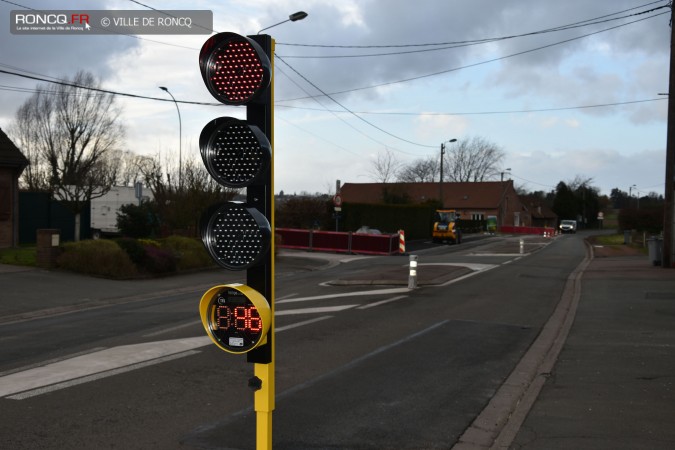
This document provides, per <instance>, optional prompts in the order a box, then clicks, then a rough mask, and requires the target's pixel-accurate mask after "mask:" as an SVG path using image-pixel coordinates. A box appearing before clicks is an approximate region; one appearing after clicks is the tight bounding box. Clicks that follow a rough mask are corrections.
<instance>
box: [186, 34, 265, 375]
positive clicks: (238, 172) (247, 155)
mask: <svg viewBox="0 0 675 450" xmlns="http://www.w3.org/2000/svg"><path fill="white" fill-rule="evenodd" d="M272 47H273V41H272V38H271V36H269V35H254V36H248V37H244V36H240V35H237V34H234V33H219V34H217V35H214V36H212V37H211V38H209V39H208V40H207V41H206V43H205V44H204V46H203V47H202V50H201V52H200V54H199V65H200V69H201V73H202V78H203V79H204V83H205V85H206V87H207V89H208V90H209V92H210V93H211V95H213V96H214V97H215V98H216V99H217V100H218V101H220V102H222V103H225V104H228V105H246V120H245V121H243V120H238V119H234V118H231V117H221V118H218V119H215V120H212V121H211V122H209V123H208V124H207V125H206V126H205V127H204V129H203V130H202V133H201V135H200V138H199V146H200V152H201V155H202V159H203V160H204V164H205V166H206V168H207V170H208V171H209V173H210V174H211V176H212V177H214V179H216V180H217V181H218V182H219V183H220V184H222V185H223V186H226V187H229V188H235V189H238V188H244V187H245V188H246V202H244V203H241V202H226V203H223V204H219V205H214V206H213V207H212V208H210V209H209V210H208V211H206V212H205V213H204V215H203V216H202V220H201V223H200V231H201V235H202V240H203V242H204V245H205V247H206V249H207V250H208V252H209V253H210V254H211V256H212V257H213V258H214V260H215V261H216V262H217V263H218V264H219V265H221V266H222V267H224V268H226V269H229V270H246V285H247V286H248V287H250V288H252V289H254V290H255V291H257V292H259V293H260V294H262V296H263V297H264V298H265V299H266V301H267V302H268V304H269V306H270V310H271V311H272V319H271V322H272V324H271V326H270V329H269V331H268V333H267V337H266V340H265V343H264V344H262V345H259V346H256V347H255V348H253V349H252V350H250V351H247V352H246V355H247V360H248V361H249V362H253V363H259V364H269V363H271V362H273V358H274V351H273V348H274V347H273V342H272V339H273V322H274V319H273V314H274V306H273V304H274V186H273V181H274V176H273V174H274V167H273V166H274V164H273V161H274V158H273V150H272V143H273V136H274V129H273V109H272V108H273V84H272V82H271V80H272V72H273V69H272V63H271V61H272V54H273V48H272ZM207 332H209V330H207Z"/></svg>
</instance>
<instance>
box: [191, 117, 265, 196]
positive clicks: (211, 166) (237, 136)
mask: <svg viewBox="0 0 675 450" xmlns="http://www.w3.org/2000/svg"><path fill="white" fill-rule="evenodd" d="M199 150H200V152H201V155H202V159H203V161H204V165H205V166H206V168H207V170H208V171H209V174H211V176H212V177H213V178H215V179H216V180H217V181H218V183H220V184H222V185H223V186H226V187H230V188H243V187H246V186H249V185H250V184H251V183H253V182H254V181H257V180H259V179H260V177H261V176H262V175H263V174H264V173H265V171H266V170H267V168H268V166H269V162H270V159H271V155H272V149H271V146H270V143H269V141H268V140H267V137H265V134H264V133H263V132H262V131H260V129H259V128H258V127H256V126H253V125H248V124H247V123H246V122H245V121H243V120H238V119H234V118H232V117H221V118H218V119H215V120H212V121H211V122H209V123H208V124H207V125H206V126H205V127H204V129H203V130H202V133H201V135H200V136H199Z"/></svg>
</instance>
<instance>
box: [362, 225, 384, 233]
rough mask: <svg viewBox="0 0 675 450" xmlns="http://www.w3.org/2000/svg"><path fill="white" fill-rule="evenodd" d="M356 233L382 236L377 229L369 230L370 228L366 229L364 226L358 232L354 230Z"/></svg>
mask: <svg viewBox="0 0 675 450" xmlns="http://www.w3.org/2000/svg"><path fill="white" fill-rule="evenodd" d="M356 233H360V234H382V232H381V231H380V230H378V229H377V228H370V227H366V226H363V227H361V228H359V229H358V230H356Z"/></svg>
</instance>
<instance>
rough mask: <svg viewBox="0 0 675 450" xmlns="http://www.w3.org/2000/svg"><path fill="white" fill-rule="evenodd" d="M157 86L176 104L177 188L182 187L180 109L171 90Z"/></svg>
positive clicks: (181, 125) (181, 127) (181, 126)
mask: <svg viewBox="0 0 675 450" xmlns="http://www.w3.org/2000/svg"><path fill="white" fill-rule="evenodd" d="M159 88H160V89H161V90H163V91H166V93H167V94H169V95H170V96H171V98H172V99H173V102H174V104H175V105H176V111H178V189H179V190H180V189H182V187H183V183H182V180H183V144H182V141H183V124H182V122H181V120H180V109H179V108H178V102H177V101H176V99H175V97H174V96H173V94H171V92H169V89H168V88H166V87H164V86H159Z"/></svg>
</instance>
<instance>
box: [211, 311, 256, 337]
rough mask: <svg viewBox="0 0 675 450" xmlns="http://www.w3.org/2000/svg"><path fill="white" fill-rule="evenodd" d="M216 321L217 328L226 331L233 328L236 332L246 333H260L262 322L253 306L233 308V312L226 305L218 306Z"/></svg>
mask: <svg viewBox="0 0 675 450" xmlns="http://www.w3.org/2000/svg"><path fill="white" fill-rule="evenodd" d="M216 321H217V323H218V328H219V329H221V330H228V329H229V328H230V327H234V328H236V329H237V331H248V332H251V333H260V332H261V331H262V320H261V319H260V314H259V313H258V309H257V308H256V307H255V306H253V305H248V306H235V307H234V311H233V310H232V309H231V308H230V307H229V306H227V305H225V306H218V308H217V310H216Z"/></svg>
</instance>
